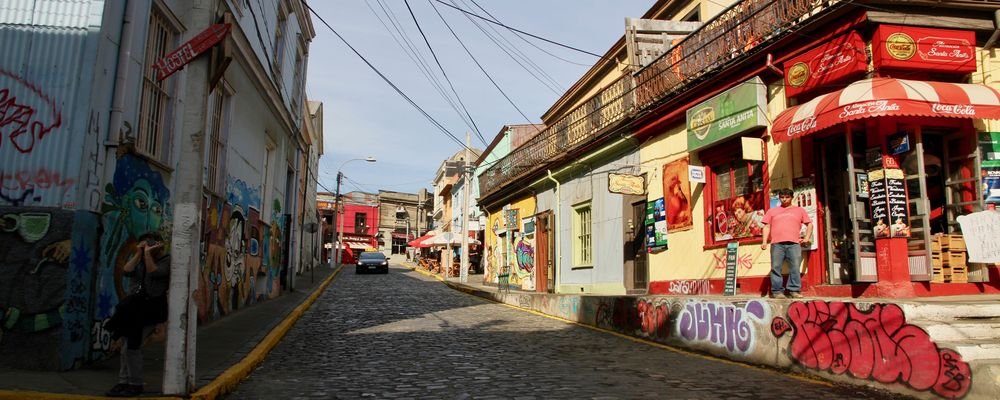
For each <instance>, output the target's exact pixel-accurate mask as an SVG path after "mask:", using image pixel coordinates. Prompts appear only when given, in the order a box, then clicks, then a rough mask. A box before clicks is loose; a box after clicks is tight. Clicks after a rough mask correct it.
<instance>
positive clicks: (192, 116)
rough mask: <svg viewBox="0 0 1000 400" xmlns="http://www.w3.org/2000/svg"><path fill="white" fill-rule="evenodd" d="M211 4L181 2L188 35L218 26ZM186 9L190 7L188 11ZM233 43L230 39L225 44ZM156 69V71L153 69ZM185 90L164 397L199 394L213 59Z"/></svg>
mask: <svg viewBox="0 0 1000 400" xmlns="http://www.w3.org/2000/svg"><path fill="white" fill-rule="evenodd" d="M214 3H217V2H214V1H207V0H189V1H183V2H181V4H180V5H181V7H179V9H186V10H188V11H187V12H186V15H187V19H186V20H185V21H184V24H185V25H187V27H188V29H189V30H188V32H200V31H201V30H202V29H205V28H207V27H208V26H209V25H211V24H212V22H213V19H214V18H213V11H214V10H213V8H212V4H214ZM185 5H186V7H185ZM223 40H227V39H223ZM147 68H152V66H147ZM186 69H187V79H185V87H184V89H183V93H185V94H186V95H185V96H184V110H183V113H184V117H183V118H182V120H183V121H184V122H183V123H182V124H181V135H180V139H181V140H180V142H181V143H180V152H179V154H178V159H177V170H176V172H175V175H174V176H175V185H176V188H175V190H176V191H175V192H174V193H175V197H174V211H173V232H172V233H171V236H170V253H171V257H170V289H169V290H168V291H167V304H168V307H167V309H168V311H167V343H166V351H165V352H164V354H165V357H164V360H163V393H164V394H167V395H187V394H188V393H191V391H192V390H194V384H195V382H196V381H195V350H196V338H197V333H198V312H197V305H196V304H194V301H192V299H191V293H193V292H194V291H195V290H197V289H198V278H199V277H198V274H199V271H200V269H201V268H198V267H197V266H198V265H201V260H200V251H199V246H200V243H201V201H202V184H203V183H202V168H203V165H204V162H205V160H204V154H205V151H204V150H205V137H206V135H205V113H206V110H207V108H208V91H209V87H208V85H209V79H211V78H210V76H211V72H212V71H209V57H208V55H207V54H203V55H202V56H201V57H198V58H195V59H194V60H192V61H191V63H189V64H188V65H187V66H186Z"/></svg>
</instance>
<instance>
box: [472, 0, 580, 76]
mask: <svg viewBox="0 0 1000 400" xmlns="http://www.w3.org/2000/svg"><path fill="white" fill-rule="evenodd" d="M471 1H472V4H475V5H476V7H477V8H479V9H480V10H483V12H484V13H486V15H489V16H490V18H493V19H494V20H495V21H497V22H500V20H499V19H497V17H495V16H493V14H490V12H489V11H486V9H485V8H483V6H481V5H479V4H478V3H476V1H475V0H471ZM514 36H517V38H518V39H521V40H522V41H523V42H525V43H527V44H529V45H531V47H534V48H536V49H538V50H539V51H541V52H542V53H545V54H548V55H550V56H552V57H553V58H556V59H558V60H561V61H565V62H567V63H570V64H573V65H579V66H581V67H589V66H591V64H584V63H578V62H576V61H572V60H567V59H565V58H562V57H559V56H557V55H555V54H553V53H552V52H550V51H548V50H545V49H543V48H542V47H541V46H539V45H537V44H535V43H533V42H532V41H530V40H528V39H525V38H524V36H521V35H520V34H518V33H517V32H514Z"/></svg>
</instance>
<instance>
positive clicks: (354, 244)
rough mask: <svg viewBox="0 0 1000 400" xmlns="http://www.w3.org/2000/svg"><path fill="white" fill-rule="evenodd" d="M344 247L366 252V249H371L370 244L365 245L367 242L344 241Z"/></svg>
mask: <svg viewBox="0 0 1000 400" xmlns="http://www.w3.org/2000/svg"><path fill="white" fill-rule="evenodd" d="M344 245H345V246H347V247H349V248H352V249H361V250H364V249H367V248H369V247H371V245H370V244H368V243H365V242H354V241H349V240H345V241H344Z"/></svg>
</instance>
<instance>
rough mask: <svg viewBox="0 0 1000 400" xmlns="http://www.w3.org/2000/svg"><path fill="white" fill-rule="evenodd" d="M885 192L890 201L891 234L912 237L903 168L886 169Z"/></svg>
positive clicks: (892, 235)
mask: <svg viewBox="0 0 1000 400" xmlns="http://www.w3.org/2000/svg"><path fill="white" fill-rule="evenodd" d="M885 194H886V198H887V201H888V203H889V220H890V221H892V225H889V236H891V237H904V238H907V237H910V207H909V199H908V198H907V196H906V177H905V176H904V175H903V170H901V169H895V168H893V169H886V170H885Z"/></svg>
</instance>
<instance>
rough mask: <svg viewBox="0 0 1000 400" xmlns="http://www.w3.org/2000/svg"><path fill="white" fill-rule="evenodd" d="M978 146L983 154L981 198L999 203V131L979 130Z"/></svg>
mask: <svg viewBox="0 0 1000 400" xmlns="http://www.w3.org/2000/svg"><path fill="white" fill-rule="evenodd" d="M979 148H980V154H982V155H983V161H982V178H983V199H985V201H986V203H987V204H1000V132H981V133H980V134H979Z"/></svg>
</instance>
